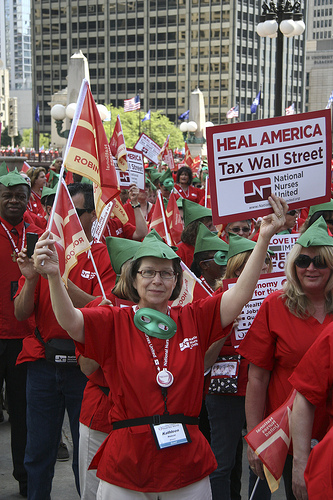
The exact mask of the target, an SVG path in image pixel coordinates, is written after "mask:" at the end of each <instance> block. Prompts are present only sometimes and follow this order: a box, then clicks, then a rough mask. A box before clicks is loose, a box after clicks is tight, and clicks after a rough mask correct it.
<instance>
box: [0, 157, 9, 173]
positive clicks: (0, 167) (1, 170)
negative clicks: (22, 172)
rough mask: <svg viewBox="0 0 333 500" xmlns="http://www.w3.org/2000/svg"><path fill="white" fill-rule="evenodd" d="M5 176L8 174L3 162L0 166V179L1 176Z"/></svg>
mask: <svg viewBox="0 0 333 500" xmlns="http://www.w3.org/2000/svg"><path fill="white" fill-rule="evenodd" d="M7 174H8V168H7V165H6V162H5V161H3V162H2V163H1V165H0V177H2V176H3V175H7Z"/></svg>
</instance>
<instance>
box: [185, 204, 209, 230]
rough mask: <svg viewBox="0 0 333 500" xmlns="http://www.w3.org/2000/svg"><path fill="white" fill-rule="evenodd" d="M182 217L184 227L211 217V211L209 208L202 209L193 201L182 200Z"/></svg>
mask: <svg viewBox="0 0 333 500" xmlns="http://www.w3.org/2000/svg"><path fill="white" fill-rule="evenodd" d="M182 203H183V213H184V215H183V217H184V227H186V226H188V225H189V224H191V222H194V221H195V220H198V219H202V218H203V217H212V211H211V209H210V208H206V207H203V206H202V205H199V203H195V202H194V201H190V200H186V199H185V198H183V200H182Z"/></svg>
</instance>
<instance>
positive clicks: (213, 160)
mask: <svg viewBox="0 0 333 500" xmlns="http://www.w3.org/2000/svg"><path fill="white" fill-rule="evenodd" d="M206 134H207V151H208V169H209V179H210V184H211V202H212V211H213V220H214V223H215V224H218V223H221V222H224V223H226V222H233V221H238V220H244V219H249V218H252V217H258V216H259V215H260V216H263V215H265V214H268V213H270V212H271V208H270V205H269V202H268V197H269V196H270V194H271V193H274V194H276V195H278V196H281V197H282V198H284V199H285V200H286V202H287V203H288V205H289V209H293V208H300V207H306V206H311V205H316V204H318V203H324V202H326V201H329V200H330V198H331V191H330V187H331V155H332V139H331V111H330V110H329V109H324V110H320V111H314V112H310V113H303V114H299V115H291V116H283V117H277V118H269V119H266V120H257V121H250V122H241V123H234V124H232V125H218V126H215V127H208V128H207V131H206Z"/></svg>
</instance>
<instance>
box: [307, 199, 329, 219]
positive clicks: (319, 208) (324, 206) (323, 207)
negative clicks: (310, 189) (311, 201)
mask: <svg viewBox="0 0 333 500" xmlns="http://www.w3.org/2000/svg"><path fill="white" fill-rule="evenodd" d="M317 212H333V200H332V199H331V201H328V202H327V203H320V204H319V205H313V206H312V207H310V209H309V217H312V215H313V214H315V213H317Z"/></svg>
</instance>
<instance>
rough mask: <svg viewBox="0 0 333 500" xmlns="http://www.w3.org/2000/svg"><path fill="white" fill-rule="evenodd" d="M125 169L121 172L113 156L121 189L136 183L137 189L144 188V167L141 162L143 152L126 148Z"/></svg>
mask: <svg viewBox="0 0 333 500" xmlns="http://www.w3.org/2000/svg"><path fill="white" fill-rule="evenodd" d="M126 158H127V166H128V168H127V170H126V171H125V172H123V171H122V170H120V168H119V167H118V164H117V160H116V159H115V158H114V159H113V161H114V164H115V167H116V173H117V177H118V180H119V186H120V188H121V189H128V188H129V186H130V185H131V184H136V185H137V187H138V188H139V189H144V188H145V168H144V164H143V154H142V153H141V151H135V149H130V148H127V156H126Z"/></svg>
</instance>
